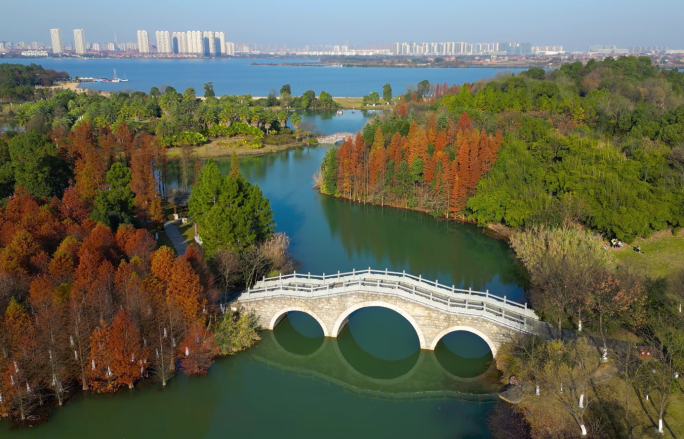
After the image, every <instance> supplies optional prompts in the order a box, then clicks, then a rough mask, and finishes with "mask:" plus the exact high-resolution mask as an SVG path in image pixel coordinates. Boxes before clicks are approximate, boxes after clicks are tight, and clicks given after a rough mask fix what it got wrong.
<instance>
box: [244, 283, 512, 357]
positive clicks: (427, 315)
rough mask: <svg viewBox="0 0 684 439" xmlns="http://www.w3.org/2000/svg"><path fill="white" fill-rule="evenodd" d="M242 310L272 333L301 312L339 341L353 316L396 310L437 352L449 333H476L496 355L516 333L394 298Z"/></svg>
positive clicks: (284, 300) (277, 302)
mask: <svg viewBox="0 0 684 439" xmlns="http://www.w3.org/2000/svg"><path fill="white" fill-rule="evenodd" d="M238 304H239V306H241V307H243V308H244V309H245V310H248V311H253V312H254V313H255V314H256V315H257V316H258V317H259V324H260V325H261V327H262V328H264V329H273V327H274V326H276V325H277V323H278V322H279V321H280V320H281V319H282V318H283V317H284V315H285V314H286V313H287V312H288V311H302V312H306V313H307V314H309V315H311V316H312V317H314V318H315V319H316V320H317V321H318V322H319V324H320V325H321V327H322V328H323V332H324V333H325V335H326V336H327V337H337V335H338V334H339V332H340V331H341V329H342V328H343V327H344V324H345V323H346V319H347V317H348V316H349V314H351V313H352V312H354V311H356V310H357V309H360V308H366V307H369V306H381V307H385V308H390V309H393V310H394V311H396V312H398V313H399V314H401V315H402V316H404V318H406V320H408V321H409V322H410V323H411V324H412V325H413V327H414V329H415V330H416V333H417V334H418V338H419V340H420V346H421V349H428V350H434V348H435V347H436V345H437V342H439V340H440V339H441V338H442V337H443V336H444V335H446V334H447V333H449V332H452V331H454V330H464V331H469V332H473V333H475V334H477V335H479V336H480V337H481V338H483V339H484V340H485V341H486V342H487V344H489V347H490V349H491V350H492V353H493V354H494V355H496V352H497V350H498V348H499V346H500V345H501V344H503V343H505V342H506V341H508V340H510V338H511V337H512V336H513V335H514V333H515V331H514V330H513V329H510V328H507V327H505V326H501V325H499V324H497V323H494V322H492V321H489V320H486V319H483V318H480V317H475V316H461V315H453V314H446V313H444V312H442V311H439V310H436V309H433V308H430V307H427V306H425V305H422V304H419V303H416V302H412V301H410V300H406V299H403V298H401V297H397V296H392V295H381V294H376V293H351V294H345V295H339V296H331V297H322V298H312V299H306V298H292V297H278V298H267V299H258V300H251V301H247V300H239V302H238Z"/></svg>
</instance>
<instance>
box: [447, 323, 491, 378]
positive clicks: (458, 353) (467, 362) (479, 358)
mask: <svg viewBox="0 0 684 439" xmlns="http://www.w3.org/2000/svg"><path fill="white" fill-rule="evenodd" d="M434 353H435V358H436V359H437V361H438V362H439V364H440V365H441V366H442V367H443V368H444V370H445V371H447V372H448V373H450V374H452V375H454V376H456V377H459V378H474V377H478V376H480V375H482V374H483V373H485V372H486V371H487V370H488V369H489V368H490V367H491V365H492V363H493V356H492V351H491V350H490V349H489V346H488V345H487V342H485V341H484V340H483V339H482V338H480V337H479V336H478V335H476V334H473V333H471V332H467V331H454V332H451V333H449V334H447V335H445V336H444V337H442V339H441V340H440V341H439V343H438V344H437V348H436V349H435V351H434Z"/></svg>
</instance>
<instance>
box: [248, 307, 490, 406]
mask: <svg viewBox="0 0 684 439" xmlns="http://www.w3.org/2000/svg"><path fill="white" fill-rule="evenodd" d="M378 334H379V335H378ZM262 336H263V339H262V341H261V342H260V343H259V345H258V346H257V347H256V348H255V349H252V350H250V351H247V354H248V356H250V357H252V358H254V359H255V360H256V361H259V362H264V363H266V364H268V365H269V366H272V367H279V368H282V369H283V370H288V371H293V372H297V373H304V372H306V373H310V374H313V375H316V376H319V375H322V376H324V377H326V379H329V380H332V381H335V382H336V383H337V384H339V385H342V386H352V387H354V388H355V389H364V390H365V391H380V392H385V393H390V394H395V393H406V392H408V393H411V392H413V393H418V392H443V391H448V392H459V393H463V392H465V393H476V394H482V393H488V392H490V391H493V389H494V387H493V386H495V383H496V382H497V380H498V376H499V373H498V371H497V370H496V368H495V367H493V361H492V355H491V352H490V351H489V348H488V347H487V345H486V343H484V341H482V340H477V336H475V335H474V334H470V333H463V332H455V333H451V334H448V335H447V336H445V337H444V338H443V340H442V341H440V344H439V346H438V348H437V350H436V351H435V352H432V351H425V350H420V349H419V345H418V340H417V335H416V334H415V331H414V330H413V327H412V326H411V324H410V323H409V322H408V321H406V320H405V319H404V318H403V317H402V316H400V315H399V314H397V313H395V312H394V311H392V310H389V309H386V308H380V307H369V308H363V309H361V310H358V311H356V312H354V313H353V314H351V315H350V318H349V324H348V326H345V327H344V328H343V331H342V333H341V334H340V335H339V337H338V338H324V337H323V334H322V331H321V329H320V326H318V323H317V322H316V320H315V319H314V318H313V317H311V316H308V315H307V314H305V313H300V312H291V313H288V315H287V317H285V318H284V319H283V320H282V322H281V323H280V324H279V325H278V327H277V328H276V329H275V330H274V331H264V332H263V333H262ZM471 336H472V337H471Z"/></svg>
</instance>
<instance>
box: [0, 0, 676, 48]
mask: <svg viewBox="0 0 684 439" xmlns="http://www.w3.org/2000/svg"><path fill="white" fill-rule="evenodd" d="M271 3H272V4H273V6H274V7H275V6H276V5H277V6H278V10H279V12H278V14H272V15H268V14H263V11H264V10H267V9H268V7H269V4H271ZM160 5H161V3H160V2H158V1H156V0H153V1H151V2H146V3H133V2H132V1H130V0H122V2H117V3H115V4H102V5H98V8H97V14H93V12H92V5H91V4H90V3H86V2H85V1H83V0H70V1H67V2H66V4H63V3H60V5H51V4H50V5H46V7H45V8H41V9H40V10H38V11H36V12H35V13H34V14H32V15H31V21H30V23H27V21H26V20H23V19H19V20H13V21H10V22H8V23H6V25H3V29H2V30H0V40H12V41H17V40H24V41H40V40H44V39H45V36H44V30H43V29H46V28H47V29H49V28H62V29H80V28H82V29H84V30H85V32H86V34H88V35H89V38H90V41H104V40H107V41H108V40H111V38H112V36H113V35H114V34H115V33H118V35H119V38H120V40H129V41H135V40H136V32H137V30H138V29H148V32H151V33H153V32H155V31H156V30H163V29H222V30H223V31H224V32H225V34H226V39H227V40H229V41H253V42H255V43H258V44H262V43H263V44H273V43H276V42H277V43H278V44H283V43H284V44H287V45H288V46H303V45H307V44H321V43H324V41H312V39H313V40H316V39H318V38H311V35H326V36H327V38H325V39H329V40H336V41H344V40H349V41H350V45H354V44H355V45H359V46H361V45H368V44H372V43H376V44H392V43H394V42H396V41H416V42H417V41H531V42H533V43H534V44H550V45H560V46H564V47H565V48H567V49H568V50H573V51H574V50H580V49H583V48H585V47H587V46H589V45H596V44H613V45H617V46H620V47H629V46H633V45H659V46H669V47H684V40H683V39H682V37H681V34H680V33H679V32H677V29H678V28H679V23H678V18H677V17H680V16H681V15H682V13H684V4H682V2H676V1H673V0H654V1H652V2H649V3H648V4H643V3H639V2H636V1H633V0H626V1H623V2H617V1H615V0H609V1H604V2H601V3H599V4H597V3H596V2H593V3H589V2H588V1H586V0H580V1H579V2H578V3H577V4H576V5H575V6H574V7H573V8H572V10H568V8H567V7H566V6H564V5H557V4H550V3H548V2H541V1H540V0H526V1H524V2H523V3H521V4H515V5H512V4H508V3H506V2H504V1H503V0H489V1H488V2H487V4H486V5H484V7H482V5H472V4H469V3H462V2H454V3H453V4H448V5H447V4H442V3H440V2H436V1H434V0H427V1H426V2H422V3H421V5H420V7H417V6H415V5H411V4H409V3H407V2H405V1H401V0H400V1H399V2H398V3H396V4H395V5H393V7H392V8H386V7H382V6H381V5H376V4H370V3H362V2H360V1H357V0H350V1H349V2H348V4H346V6H345V8H331V7H330V6H324V5H321V4H316V5H312V4H311V2H307V1H305V0H293V2H290V3H289V4H288V7H287V8H284V10H283V8H282V7H281V5H280V4H276V3H275V2H272V0H266V2H265V4H264V5H262V6H260V7H259V8H253V7H251V6H249V5H243V4H235V5H233V4H231V5H229V6H228V5H225V4H222V3H219V2H216V1H209V0H203V1H200V2H199V3H198V4H197V5H196V6H197V7H196V8H193V10H189V11H186V10H184V11H183V13H182V14H179V13H178V12H177V11H178V8H174V7H173V6H175V3H173V2H172V3H171V4H167V3H164V5H163V6H164V7H160ZM355 6H358V7H359V9H357V10H358V11H360V10H363V11H364V13H363V14H354V10H355ZM23 7H24V6H23V5H22V4H20V2H19V1H18V0H8V4H7V5H6V6H4V11H5V13H6V14H8V16H12V14H13V13H16V14H19V12H20V10H21V8H23ZM65 8H66V9H68V10H69V14H65V13H64V12H63V11H64V10H65ZM127 9H130V10H135V11H136V14H134V15H130V14H127V15H126V16H125V19H123V16H122V11H126V10H127ZM416 9H419V10H418V11H417V10H416ZM207 10H211V11H212V13H211V14H207V13H206V11H207ZM324 10H327V11H328V12H329V16H327V17H328V18H327V19H324V20H317V19H316V20H314V19H313V18H314V16H317V14H321V13H323V11H324ZM664 10H668V11H669V12H668V13H667V14H663V11H664ZM420 11H423V12H424V14H422V15H421V14H420V13H419V12H420ZM435 12H437V13H435ZM17 17H21V15H17ZM116 17H120V18H122V19H120V20H117V19H116ZM225 17H231V18H230V19H226V18H225ZM235 17H239V19H234V18H235ZM559 17H563V18H564V19H563V20H559ZM573 17H574V18H575V19H572V18H573ZM606 17H610V19H606ZM288 22H291V23H292V24H293V25H292V26H289V27H288V31H287V32H286V33H283V32H282V31H281V30H280V27H281V26H282V25H283V23H288ZM296 23H300V24H302V25H301V26H296V25H294V24H296ZM341 23H353V26H349V25H345V26H341V28H342V29H344V30H342V31H338V32H334V33H333V34H334V36H333V37H330V35H331V32H330V31H331V28H334V27H335V26H338V25H339V24H341ZM577 23H581V26H579V25H578V24H577ZM276 29H277V30H276ZM321 39H323V38H321Z"/></svg>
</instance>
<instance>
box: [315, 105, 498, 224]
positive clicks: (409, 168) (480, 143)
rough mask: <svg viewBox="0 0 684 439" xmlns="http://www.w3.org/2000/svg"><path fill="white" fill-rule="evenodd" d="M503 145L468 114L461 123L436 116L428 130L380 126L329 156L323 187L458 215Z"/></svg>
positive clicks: (402, 124)
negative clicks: (371, 135)
mask: <svg viewBox="0 0 684 439" xmlns="http://www.w3.org/2000/svg"><path fill="white" fill-rule="evenodd" d="M440 122H441V123H440ZM407 124H408V127H406V125H407ZM373 128H375V133H374V135H373V137H372V141H371V142H368V143H367V142H366V140H365V139H367V138H368V134H369V133H370V129H373ZM383 128H387V129H383ZM405 128H408V131H407V132H406V134H405V135H402V131H403V130H404V129H405ZM385 133H387V137H385ZM502 142H503V139H502V137H501V133H500V132H497V133H495V134H490V133H487V132H486V131H485V130H478V129H476V128H475V127H474V126H473V123H472V121H471V120H470V118H469V117H468V115H467V114H465V113H464V114H462V115H461V117H460V118H459V120H458V122H455V121H453V120H449V121H446V120H442V121H440V120H439V119H438V117H437V115H434V114H433V115H432V116H431V117H430V119H429V120H428V121H427V125H426V126H421V125H419V124H418V123H417V122H416V121H415V120H412V121H410V122H409V121H408V120H406V119H404V120H399V119H394V120H387V121H381V122H376V123H373V124H369V125H367V126H366V127H365V128H364V132H363V134H362V133H359V134H358V135H357V136H356V138H355V139H351V138H348V139H346V140H345V141H344V142H343V144H342V146H341V147H340V148H339V149H335V148H333V149H330V150H329V151H328V152H327V153H326V156H325V158H324V160H323V164H322V166H321V175H320V187H321V190H322V191H323V192H324V193H327V194H331V195H339V196H344V197H347V198H350V199H353V200H357V201H363V202H371V203H376V204H382V205H385V204H387V205H390V206H398V207H408V208H412V209H418V210H423V211H427V212H430V213H432V214H434V215H445V216H446V217H449V216H450V215H451V216H455V215H459V214H460V213H461V212H462V211H463V209H464V208H465V203H466V201H467V199H468V197H470V196H472V195H473V194H474V193H475V189H476V187H477V184H478V183H479V181H480V179H481V178H482V177H483V176H484V175H485V174H486V173H487V172H488V171H489V170H490V169H491V166H492V165H493V164H494V162H495V160H496V158H497V155H498V151H499V149H500V147H501V144H502Z"/></svg>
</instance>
